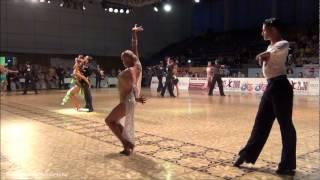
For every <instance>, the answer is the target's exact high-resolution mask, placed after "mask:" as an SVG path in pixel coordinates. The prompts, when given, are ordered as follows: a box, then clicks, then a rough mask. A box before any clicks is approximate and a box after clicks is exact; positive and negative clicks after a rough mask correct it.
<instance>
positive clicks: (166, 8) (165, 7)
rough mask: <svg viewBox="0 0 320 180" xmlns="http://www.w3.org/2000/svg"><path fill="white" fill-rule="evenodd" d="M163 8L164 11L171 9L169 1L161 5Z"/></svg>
mask: <svg viewBox="0 0 320 180" xmlns="http://www.w3.org/2000/svg"><path fill="white" fill-rule="evenodd" d="M163 10H164V11H166V12H170V11H171V10H172V6H171V4H169V3H166V4H164V5H163Z"/></svg>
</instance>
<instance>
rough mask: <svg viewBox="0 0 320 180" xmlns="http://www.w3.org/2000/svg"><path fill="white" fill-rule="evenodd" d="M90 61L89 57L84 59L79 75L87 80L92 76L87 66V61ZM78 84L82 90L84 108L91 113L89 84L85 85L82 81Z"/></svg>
mask: <svg viewBox="0 0 320 180" xmlns="http://www.w3.org/2000/svg"><path fill="white" fill-rule="evenodd" d="M91 60H92V57H91V56H86V57H84V63H83V65H82V66H81V69H80V71H81V73H82V74H83V75H84V76H85V77H86V78H88V79H89V76H90V75H91V74H92V69H91V68H90V66H89V61H91ZM80 84H81V86H82V88H83V92H84V99H85V101H86V105H85V108H86V109H88V110H89V111H88V112H93V106H92V96H91V90H90V84H87V83H86V82H85V81H84V80H81V81H80Z"/></svg>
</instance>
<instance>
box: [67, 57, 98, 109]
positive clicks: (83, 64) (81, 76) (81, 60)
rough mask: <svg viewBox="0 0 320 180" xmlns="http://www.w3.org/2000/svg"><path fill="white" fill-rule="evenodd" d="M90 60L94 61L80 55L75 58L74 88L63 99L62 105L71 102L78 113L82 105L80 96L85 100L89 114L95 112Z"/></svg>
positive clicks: (72, 80) (72, 81) (72, 82)
mask: <svg viewBox="0 0 320 180" xmlns="http://www.w3.org/2000/svg"><path fill="white" fill-rule="evenodd" d="M90 60H92V57H90V56H85V57H84V56H83V55H79V56H78V57H76V58H75V63H74V65H73V73H72V79H71V83H70V84H71V85H72V87H71V88H70V89H69V90H68V92H67V93H66V95H65V96H64V98H63V99H62V103H61V105H64V104H66V103H67V102H68V101H69V100H70V101H71V103H72V104H73V106H74V107H75V108H76V109H77V111H79V110H80V108H81V103H80V100H79V97H78V96H79V95H80V96H81V97H84V99H85V102H86V105H85V108H86V109H88V112H93V106H92V96H91V91H90V82H89V76H90V75H91V69H90V67H89V61H90Z"/></svg>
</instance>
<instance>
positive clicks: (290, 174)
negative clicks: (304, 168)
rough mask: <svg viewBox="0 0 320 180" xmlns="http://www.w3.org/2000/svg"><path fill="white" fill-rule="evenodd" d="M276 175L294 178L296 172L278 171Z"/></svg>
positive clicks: (290, 170) (291, 170)
mask: <svg viewBox="0 0 320 180" xmlns="http://www.w3.org/2000/svg"><path fill="white" fill-rule="evenodd" d="M276 173H277V174H278V175H286V176H294V175H295V174H296V171H295V170H293V169H278V170H277V171H276Z"/></svg>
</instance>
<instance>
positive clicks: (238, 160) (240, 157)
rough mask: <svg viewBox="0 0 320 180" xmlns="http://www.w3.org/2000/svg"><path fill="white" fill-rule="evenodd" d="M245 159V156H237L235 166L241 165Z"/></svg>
mask: <svg viewBox="0 0 320 180" xmlns="http://www.w3.org/2000/svg"><path fill="white" fill-rule="evenodd" d="M244 161H245V159H244V157H242V156H239V157H238V158H237V160H236V162H235V163H234V164H233V166H235V167H240V166H241V164H243V163H244Z"/></svg>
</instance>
